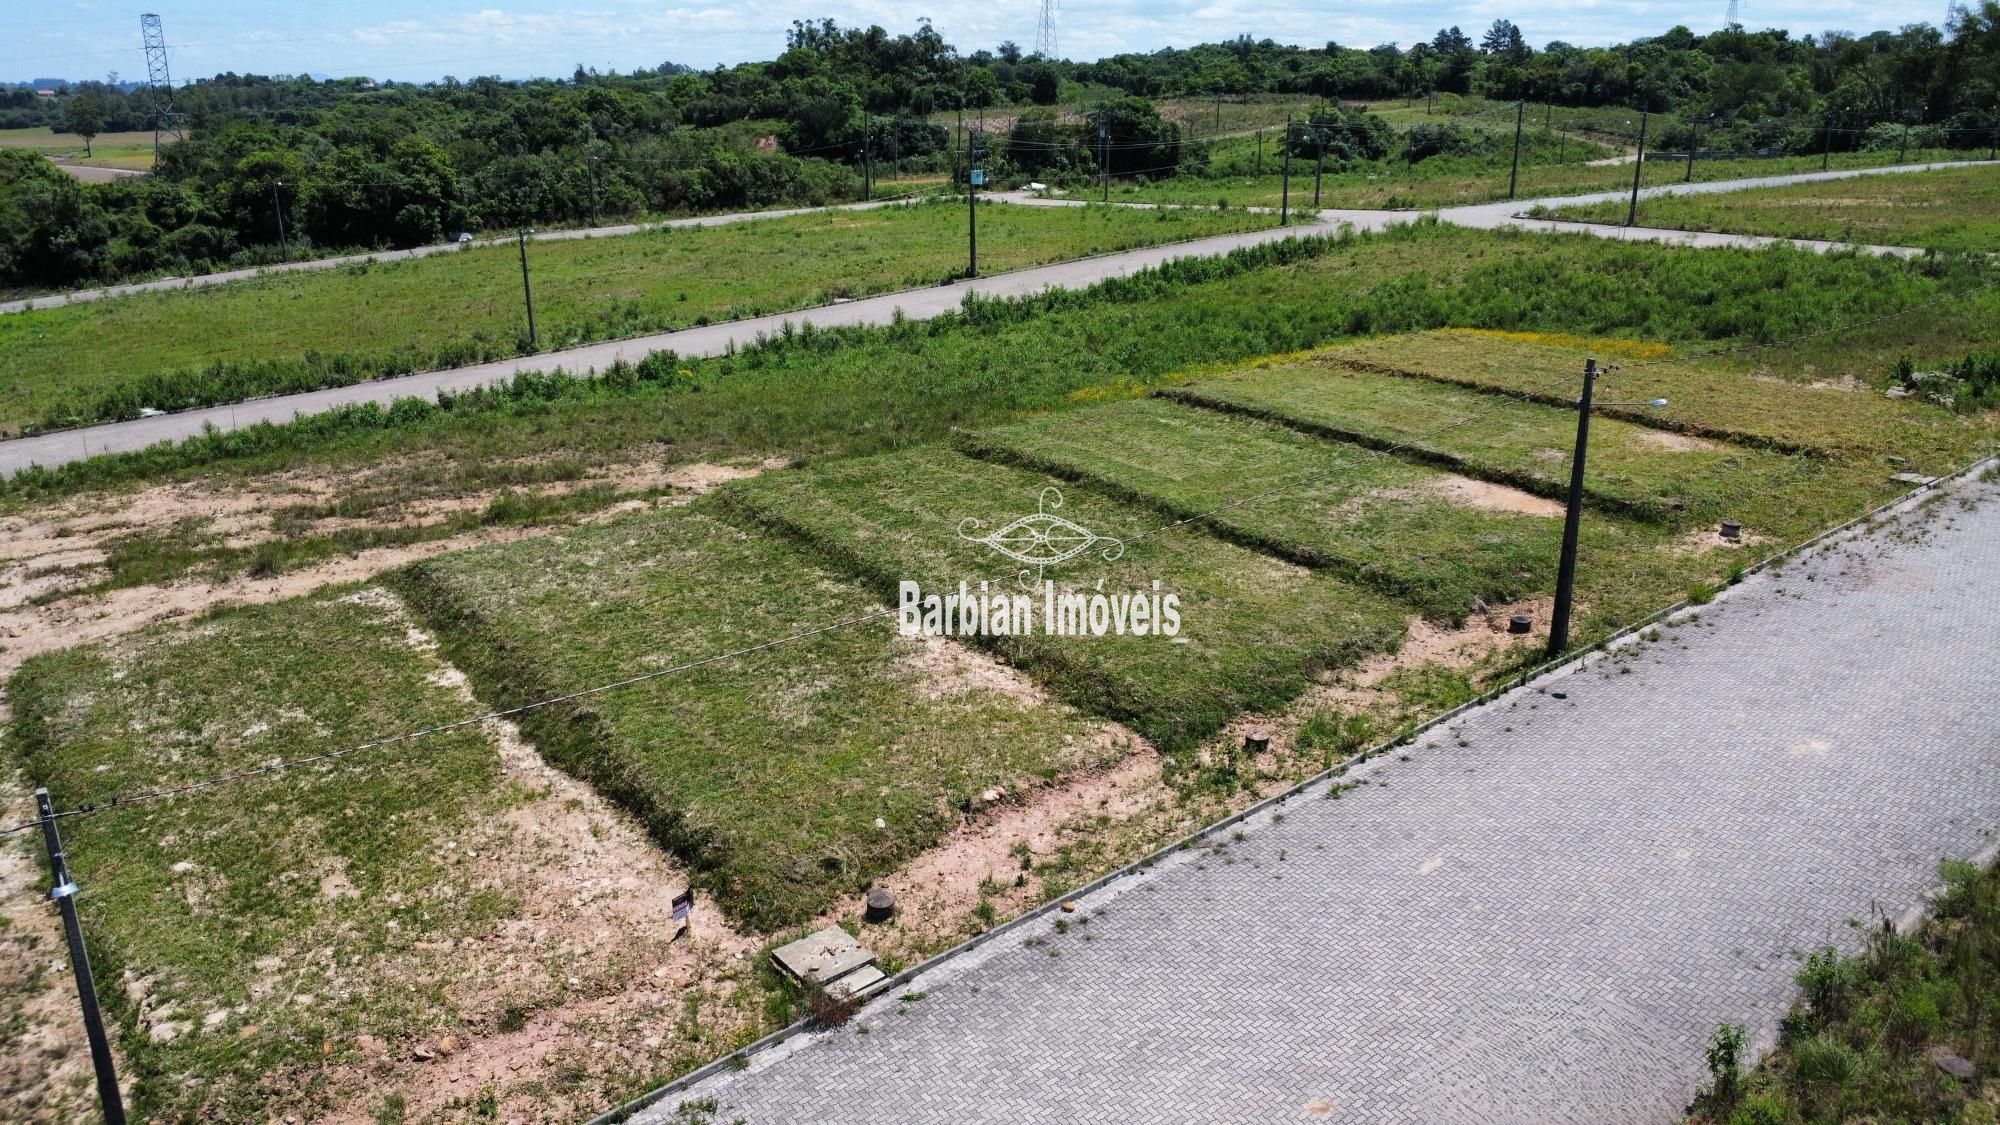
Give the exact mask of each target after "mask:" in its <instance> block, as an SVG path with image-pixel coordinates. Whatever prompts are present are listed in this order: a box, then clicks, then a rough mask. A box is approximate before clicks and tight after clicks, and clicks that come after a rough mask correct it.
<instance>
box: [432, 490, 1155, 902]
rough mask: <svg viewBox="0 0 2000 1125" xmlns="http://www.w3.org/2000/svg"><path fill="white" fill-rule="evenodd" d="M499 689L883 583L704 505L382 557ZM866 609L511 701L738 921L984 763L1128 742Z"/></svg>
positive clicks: (788, 614)
mask: <svg viewBox="0 0 2000 1125" xmlns="http://www.w3.org/2000/svg"><path fill="white" fill-rule="evenodd" d="M394 582H395V584H396V585H397V586H398V588H400V589H402V590H405V591H407V593H408V596H409V599H410V601H411V602H412V604H413V605H415V606H416V607H417V608H418V609H419V611H420V612H422V613H423V614H424V616H425V617H426V618H427V619H428V620H429V621H431V622H432V623H433V624H434V626H435V628H436V630H437V632H438V634H439V636H440V637H441V638H442V639H443V641H444V643H445V646H446V650H447V652H449V653H450V654H452V656H453V657H454V658H455V659H457V660H458V661H459V662H460V663H461V664H462V666H463V667H465V669H466V670H467V671H468V672H469V673H470V674H471V676H472V677H473V681H474V683H475V684H476V685H477V686H478V688H479V690H480V693H481V695H482V697H484V698H485V699H486V700H487V701H489V702H491V703H493V704H496V705H501V706H513V705H516V704H519V703H523V702H528V701H530V700H534V699H542V698H548V697H551V696H555V695H561V694H565V693H568V692H571V691H575V690H578V689H580V688H585V687H589V686H591V685H594V684H600V683H606V682H609V681H611V680H616V679H621V678H624V677H626V676H632V675H639V674H643V673H646V672H649V671H658V670H660V669H663V668H666V667H669V666H672V665H674V664H678V663H685V662H688V661H693V660H700V659H702V658H705V657H710V656H714V655H716V654H718V653H722V652H727V651H729V650H731V649H734V648H737V647H741V646H744V645H751V644H756V643H759V642H763V641H767V640H770V639H772V638H774V637H777V636H781V635H783V634H785V633H788V632H792V631H794V630H797V629H802V628H810V627H814V626H818V625H821V624H824V623H826V622H829V621H837V620H844V619H847V618H851V617H857V616H862V615H866V614H868V613H871V612H873V611H875V610H876V609H877V608H878V606H879V605H880V604H881V603H879V602H877V601H876V600H874V599H872V598H870V597H869V596H868V594H867V593H866V592H865V591H864V590H863V589H862V588H861V587H859V586H857V585H854V584H853V583H852V582H850V581H848V580H846V579H845V578H843V577H842V576H839V575H838V574H836V573H834V572H832V571H829V570H828V569H826V568H825V567H824V566H821V565H818V564H815V563H814V562H813V561H812V560H811V559H810V558H809V557H807V556H805V555H803V554H801V553H800V552H799V551H798V550H796V549H795V548H793V547H791V546H790V545H788V544H786V543H784V542H782V541H779V540H777V539H774V538H772V537H771V536H768V535H765V534H762V533H758V534H750V533H746V532H744V531H742V530H740V529H738V528H737V527H734V526H732V525H730V524H727V523H723V522H720V521H718V520H716V519H713V518H711V517H709V516H707V515H704V514H701V513H698V512H692V511H688V512H682V513H676V514H672V515H665V516H643V517H634V518H627V519H623V520H619V521H616V522H613V523H609V524H605V525H603V526H600V527H592V528H587V529H582V530H577V531H570V532H565V533H562V534H559V535H554V536H550V537H547V538H543V539H539V540H535V541H531V542H523V543H519V544H515V545H512V546H510V547H505V548H500V549H493V550H484V551H474V552H465V553H460V554H454V555H448V556H445V557H443V558H439V559H436V560H434V561H431V562H426V563H422V564H419V565H417V566H416V567H414V568H412V569H411V570H410V571H408V572H406V573H404V574H401V575H399V576H397V577H396V578H395V579H394ZM893 624H894V623H893V621H879V620H878V621H876V622H874V623H872V624H870V625H868V626H866V627H859V628H852V629H847V630H843V631H837V632H832V633H828V634H825V635H823V636H819V637H815V638H813V639H812V640H810V641H808V642H805V643H801V644H795V645H789V646H786V647H784V648H781V649H774V650H771V651H766V652H760V653H755V654H751V655H748V656H744V657H741V658H737V659H732V660H728V661H724V662H721V663H716V664H711V665H705V666H703V667H700V668H696V669H692V670H690V671H688V672H687V673H685V674H677V675H674V676H672V677H671V678H667V679H662V680H661V681H659V682H658V683H656V684H649V685H640V686H637V687H633V688H630V689H627V690H623V691H619V692H615V693H609V694H605V695H602V696H598V697H593V698H590V699H585V700H580V701H578V702H577V703H575V704H570V705H564V706H562V707H558V708H550V709H548V710H545V711H538V712H535V713H533V714H531V715H528V716H524V718H523V720H522V723H523V727H524V729H525V731H526V732H527V733H528V735H529V736H530V737H531V738H533V739H534V740H535V742H536V743H537V744H538V745H540V746H541V747H542V750H543V752H544V753H545V754H547V755H548V756H549V758H550V759H551V760H553V761H554V762H556V763H557V764H559V765H561V766H562V767H563V768H564V769H566V770H568V771H570V772H571V773H573V774H575V775H576V776H578V777H581V778H584V779H586V780H588V781H590V782H591V783H592V784H593V785H595V786H596V787H597V789H598V791H599V792H601V793H604V794H605V795H606V796H608V797H610V798H611V799H613V800H615V801H617V802H618V803H620V804H621V805H623V806H625V807H626V808H628V809H630V810H631V811H632V812H633V813H634V814H635V815H637V816H638V817H639V818H640V820H641V821H642V822H643V823H644V824H645V825H646V827H647V829H648V831H650V832H651V834H652V836H653V837H654V838H655V839H656V840H658V841H659V842H660V843H661V844H662V845H663V846H665V847H666V848H668V849H670V850H671V851H673V852H674V853H675V854H676V855H678V856H680V857H682V858H683V859H685V860H686V861H687V862H688V863H689V864H691V865H692V867H693V868H694V870H695V872H696V874H697V879H698V882H699V883H700V884H701V885H702V886H703V887H704V888H705V889H708V890H710V891H712V892H713V893H715V894H716V895H717V896H718V898H719V899H720V901H722V902H723V903H725V904H726V905H727V909H728V910H729V912H730V913H731V914H732V915H733V916H734V917H736V918H737V919H740V920H741V921H742V922H743V924H745V925H747V926H749V927H751V928H754V929H757V930H760V931H770V930H775V929H778V928H781V927H784V926H789V925H793V924H795V923H798V922H801V921H803V920H805V919H807V918H810V917H812V916H813V915H814V914H816V913H818V912H820V911H822V910H825V909H826V908H827V907H828V906H829V905H831V904H833V903H834V902H835V901H836V900H837V899H841V898H843V897H844V896H848V895H852V894H856V893H858V892H860V891H862V890H865V889H866V888H867V887H868V885H869V884H870V882H872V881H873V880H874V879H876V878H877V877H879V876H881V875H883V874H884V873H886V872H888V871H889V870H891V869H893V868H894V867H895V866H896V865H897V863H899V862H901V861H903V860H906V859H908V858H910V857H911V856H912V855H914V854H915V853H916V852H917V851H919V850H921V849H922V848H924V847H926V846H928V845H929V844H931V843H932V842H934V841H935V840H936V839H937V838H938V837H940V836H941V835H943V834H944V832H945V831H947V830H948V829H949V828H951V827H952V826H954V825H956V824H957V823H958V822H959V820H960V818H961V817H962V816H963V815H964V814H965V812H966V811H968V810H971V809H974V808H976V807H978V806H979V805H980V804H981V802H980V795H981V794H982V793H985V792H986V791H988V790H992V789H995V788H996V787H997V788H998V789H1000V790H1003V791H1017V790H1018V791H1023V792H1025V791H1027V790H1030V789H1032V788H1034V787H1036V786H1038V785H1041V784H1044V783H1046V782H1048V781H1050V780H1051V779H1053V778H1056V777H1059V776H1062V775H1065V774H1067V773H1070V772H1072V771H1074V770H1076V769H1078V768H1081V767H1085V766H1093V765H1099V764H1102V763H1104V762H1106V761H1109V760H1113V759H1115V758H1117V757H1119V756H1121V755H1122V754H1124V753H1126V752H1128V751H1130V750H1131V749H1132V748H1133V747H1132V746H1131V745H1129V740H1127V739H1122V738H1118V737H1115V736H1111V735H1108V734H1106V733H1105V732H1104V731H1103V730H1102V729H1101V728H1098V727H1092V726H1090V725H1089V724H1086V723H1084V722H1083V721H1081V720H1079V719H1078V718H1076V717H1075V716H1074V715H1073V714H1072V713H1070V712H1069V710H1068V709H1067V708H1064V707H1061V706H1058V705H1053V704H1049V703H1047V701H1045V700H1043V699H1041V698H1039V697H1038V696H1037V695H1036V694H1035V693H1032V692H1023V691H1019V690H1015V687H1014V685H1013V684H1012V682H1011V681H1010V680H1009V678H1008V676H1007V675H1006V674H1005V673H1004V670H1001V669H996V668H994V667H992V666H991V665H990V662H988V661H986V660H985V659H983V658H979V657H976V656H974V655H972V654H970V653H966V652H963V651H961V650H958V649H956V648H954V647H951V646H945V645H941V644H926V643H925V642H923V641H922V640H919V639H915V638H903V637H899V636H897V635H896V634H895V630H894V628H893Z"/></svg>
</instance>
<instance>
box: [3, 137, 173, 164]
mask: <svg viewBox="0 0 2000 1125" xmlns="http://www.w3.org/2000/svg"><path fill="white" fill-rule="evenodd" d="M0 148H25V149H31V150H33V151H35V152H39V153H42V154H43V155H45V156H49V157H53V158H54V159H56V160H57V161H58V162H60V163H63V164H83V165H87V166H90V167H96V168H133V169H142V170H143V169H150V168H152V166H153V134H151V133H149V132H145V131H143V130H141V131H138V132H132V133H99V134H98V135H97V136H96V137H94V138H92V140H91V142H90V152H91V155H89V156H87V157H86V156H85V155H84V154H83V150H84V143H83V138H82V137H79V136H77V135H76V134H74V133H58V132H55V131H53V130H50V129H0Z"/></svg>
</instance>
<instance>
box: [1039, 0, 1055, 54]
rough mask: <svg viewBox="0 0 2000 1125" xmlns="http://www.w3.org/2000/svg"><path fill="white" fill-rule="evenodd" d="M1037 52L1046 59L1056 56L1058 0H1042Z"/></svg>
mask: <svg viewBox="0 0 2000 1125" xmlns="http://www.w3.org/2000/svg"><path fill="white" fill-rule="evenodd" d="M1035 53H1036V54H1038V55H1040V56H1042V57H1043V58H1045V59H1053V58H1055V57H1056V0H1042V22H1041V25H1040V26H1038V27H1037V28H1035Z"/></svg>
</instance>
